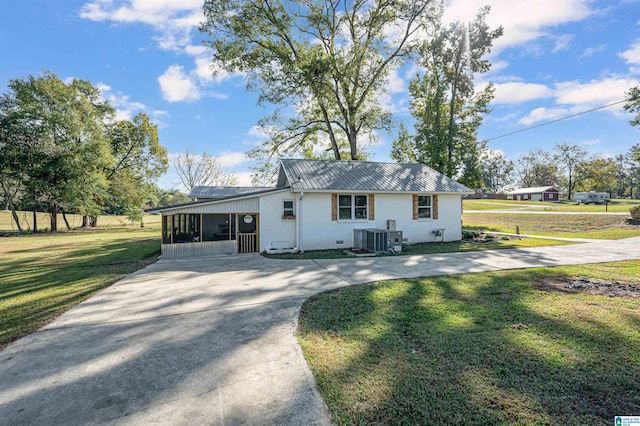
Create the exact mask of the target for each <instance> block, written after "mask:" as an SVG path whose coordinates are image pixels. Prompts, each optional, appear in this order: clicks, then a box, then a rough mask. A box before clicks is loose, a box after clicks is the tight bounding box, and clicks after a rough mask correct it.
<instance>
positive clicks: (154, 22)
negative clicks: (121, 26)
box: [79, 0, 204, 51]
mask: <svg viewBox="0 0 640 426" xmlns="http://www.w3.org/2000/svg"><path fill="white" fill-rule="evenodd" d="M79 15H80V17H81V18H83V19H88V20H91V21H99V22H102V21H112V22H118V23H143V24H146V25H150V26H151V27H152V28H153V29H154V30H155V31H156V33H157V35H156V36H155V37H154V40H155V41H156V42H157V43H158V46H159V47H160V48H161V49H165V50H175V51H180V50H185V51H186V50H187V49H188V48H190V47H193V46H191V34H192V33H193V32H194V30H196V29H197V28H198V25H199V24H200V21H203V20H204V16H203V14H202V0H93V1H91V2H89V3H86V4H85V5H84V6H82V7H81V8H80V12H79Z"/></svg>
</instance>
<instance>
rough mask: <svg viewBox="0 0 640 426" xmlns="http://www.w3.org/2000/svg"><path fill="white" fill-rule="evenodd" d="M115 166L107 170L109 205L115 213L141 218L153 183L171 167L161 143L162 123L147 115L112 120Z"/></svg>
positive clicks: (112, 151) (111, 138)
mask: <svg viewBox="0 0 640 426" xmlns="http://www.w3.org/2000/svg"><path fill="white" fill-rule="evenodd" d="M108 135H109V140H110V142H111V153H112V155H113V157H114V163H113V167H112V168H110V169H109V170H107V171H106V172H107V179H108V180H109V204H110V205H111V206H113V207H112V209H113V208H116V209H117V210H116V211H113V212H114V213H118V214H127V215H129V216H130V217H131V218H136V219H138V218H140V216H139V213H140V212H141V211H142V207H143V205H144V204H145V203H146V201H147V199H148V197H149V195H150V194H151V193H153V192H154V191H153V185H152V184H153V183H154V182H155V180H156V179H157V178H159V177H160V176H161V175H163V174H164V173H165V172H166V171H167V168H168V164H169V161H168V157H167V150H166V149H165V148H164V147H163V146H161V145H160V144H159V140H158V126H156V125H155V124H153V123H152V122H151V121H150V120H149V117H148V116H147V115H146V114H143V113H140V114H138V115H136V116H135V117H134V118H133V120H132V121H129V120H121V121H116V122H114V123H112V124H111V125H110V126H109V129H108Z"/></svg>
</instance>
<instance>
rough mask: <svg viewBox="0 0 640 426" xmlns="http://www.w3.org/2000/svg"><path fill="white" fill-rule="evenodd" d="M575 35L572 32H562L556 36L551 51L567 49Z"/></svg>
mask: <svg viewBox="0 0 640 426" xmlns="http://www.w3.org/2000/svg"><path fill="white" fill-rule="evenodd" d="M574 37H575V36H574V35H573V34H564V35H561V36H559V37H557V38H556V44H555V46H554V47H553V53H556V52H560V51H562V50H567V49H568V48H569V44H571V41H572V40H573V38H574Z"/></svg>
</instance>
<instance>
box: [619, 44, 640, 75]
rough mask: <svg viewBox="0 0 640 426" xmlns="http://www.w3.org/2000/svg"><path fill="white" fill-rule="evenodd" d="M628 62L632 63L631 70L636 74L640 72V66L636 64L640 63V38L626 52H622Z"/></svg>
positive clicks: (621, 54) (621, 55)
mask: <svg viewBox="0 0 640 426" xmlns="http://www.w3.org/2000/svg"><path fill="white" fill-rule="evenodd" d="M620 57H622V58H623V59H624V60H625V62H626V63H628V64H629V65H631V68H630V71H631V72H632V73H634V74H640V67H636V66H634V65H640V39H638V40H636V41H635V43H633V44H632V45H631V47H630V48H629V49H627V50H625V51H624V52H622V53H620Z"/></svg>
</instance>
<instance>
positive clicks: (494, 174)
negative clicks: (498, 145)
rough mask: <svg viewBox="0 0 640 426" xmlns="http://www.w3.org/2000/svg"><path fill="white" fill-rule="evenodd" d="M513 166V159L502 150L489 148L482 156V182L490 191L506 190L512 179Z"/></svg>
mask: <svg viewBox="0 0 640 426" xmlns="http://www.w3.org/2000/svg"><path fill="white" fill-rule="evenodd" d="M513 168H514V166H513V161H511V160H509V159H507V157H506V156H505V155H504V153H503V152H501V151H494V150H491V149H487V150H484V151H483V152H482V154H481V156H480V172H481V174H482V183H483V184H484V187H485V188H487V189H489V190H490V191H494V192H502V191H504V190H505V187H506V186H507V185H509V184H510V183H511V181H512V173H513Z"/></svg>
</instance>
